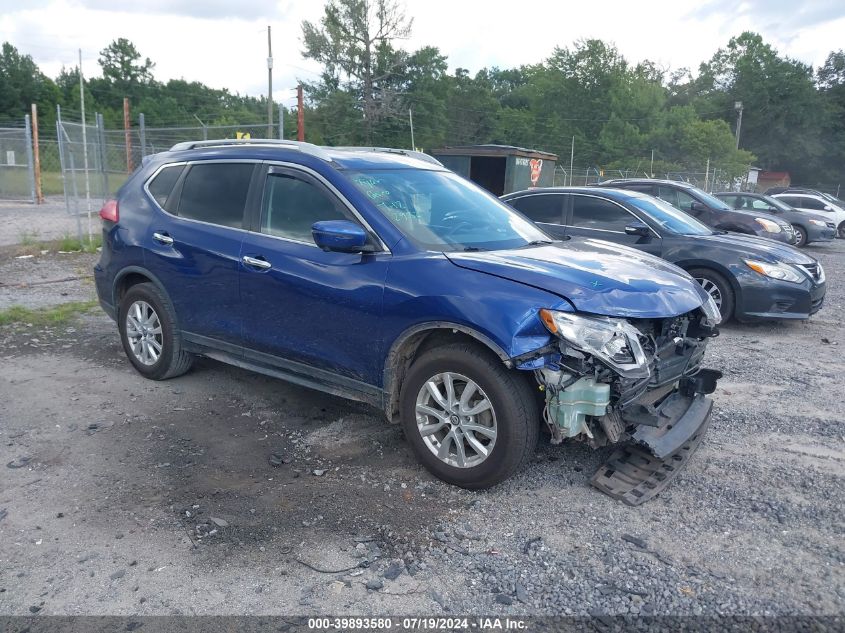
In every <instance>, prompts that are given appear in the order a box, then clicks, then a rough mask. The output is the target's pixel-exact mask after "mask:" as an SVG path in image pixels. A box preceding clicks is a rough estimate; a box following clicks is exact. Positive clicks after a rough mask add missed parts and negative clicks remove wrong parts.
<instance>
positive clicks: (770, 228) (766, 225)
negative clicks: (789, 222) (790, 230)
mask: <svg viewBox="0 0 845 633" xmlns="http://www.w3.org/2000/svg"><path fill="white" fill-rule="evenodd" d="M754 221H755V222H756V223H757V224H759V225H760V226H762V227H763V230H764V231H766V232H767V233H780V232H781V231H782V229H781V226H780V224H778V223H777V222H772V221H771V220H765V219H763V218H754Z"/></svg>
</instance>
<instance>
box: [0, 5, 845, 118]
mask: <svg viewBox="0 0 845 633" xmlns="http://www.w3.org/2000/svg"><path fill="white" fill-rule="evenodd" d="M786 1H787V0H772V2H775V3H780V4H783V3H784V2H786ZM780 4H778V6H780ZM804 5H805V6H804V7H803V8H802V9H801V10H800V11H797V12H793V14H792V15H793V17H794V19H792V20H790V19H785V18H782V17H780V16H783V15H785V14H784V10H785V9H784V7H780V9H778V10H776V8H777V7H775V8H771V7H773V6H774V5H770V4H769V3H768V2H765V3H763V2H762V0H746V1H745V2H743V3H739V4H737V3H734V2H729V1H728V0H712V1H711V2H706V3H704V4H702V3H701V2H693V1H690V0H686V1H684V2H681V1H678V0H674V1H673V0H650V2H648V3H632V2H630V1H623V0H604V1H603V2H601V3H598V4H597V3H589V2H560V1H559V0H545V1H544V0H534V2H530V3H526V2H523V3H520V2H513V0H509V1H505V0H487V1H483V0H460V1H458V0H406V10H407V14H408V15H409V16H412V17H413V18H414V32H413V35H412V37H411V39H410V40H409V41H408V42H405V43H404V45H405V46H406V47H407V48H409V49H414V48H418V47H420V46H424V45H433V46H437V47H439V48H440V49H441V51H442V52H443V53H444V54H446V55H447V56H448V58H449V63H450V66H451V68H453V69H454V68H456V67H465V68H469V70H470V71H471V72H475V71H477V70H479V69H480V68H482V67H485V66H494V65H497V66H500V67H511V66H517V65H520V64H531V63H536V62H539V61H541V60H542V59H544V58H546V57H548V56H549V55H550V54H551V52H552V50H553V49H554V47H555V46H561V47H565V46H570V45H571V44H572V43H573V42H574V41H575V40H577V39H579V38H588V37H596V38H602V39H605V40H610V41H613V42H615V43H616V45H617V46H618V48H619V50H620V51H621V52H622V54H624V55H625V56H626V57H627V58H628V59H629V61H632V62H637V61H640V60H642V59H646V58H648V59H651V60H652V61H655V62H657V63H658V64H660V65H661V66H663V67H666V68H669V67H671V68H679V67H683V66H686V67H691V68H693V69H695V68H697V67H698V64H699V63H700V62H702V61H704V60H706V59H709V57H710V56H711V55H712V54H713V53H714V52H715V51H716V49H717V48H719V47H720V46H724V45H725V44H726V43H727V41H728V39H729V38H730V37H731V36H733V35H736V34H738V33H740V32H741V31H743V30H747V29H750V30H757V31H760V32H761V33H762V35H763V37H764V38H765V39H766V40H767V41H771V42H772V43H773V44H775V45H776V46H777V48H778V49H779V50H780V51H781V52H782V53H786V54H788V55H790V56H793V57H798V58H800V59H802V60H803V61H805V62H807V63H811V64H813V65H816V66H818V65H819V64H821V63H822V62H823V61H824V58H825V57H826V56H827V54H828V53H829V52H830V51H831V50H834V49H838V48H840V47H841V33H842V32H843V27H845V17H842V15H843V13H845V9H843V8H842V7H845V5H843V4H842V3H841V2H839V1H838V0H836V1H834V0H816V2H815V3H810V2H807V3H804ZM784 6H786V5H784ZM789 6H791V3H790V5H789ZM732 7H737V8H732ZM767 7H769V8H767ZM321 13H322V2H320V1H319V0H283V1H276V2H272V1H270V0H258V1H256V2H250V3H234V2H230V1H227V0H201V1H200V0H140V1H136V2H131V3H130V2H117V1H115V0H30V1H29V2H28V3H27V4H26V5H24V6H23V7H22V6H21V4H20V3H19V2H16V1H10V0H0V40H8V41H11V42H12V44H14V45H15V46H17V47H18V48H19V49H20V50H21V51H22V52H24V53H28V54H31V55H32V56H33V58H34V59H35V60H36V61H37V62H38V63H39V65H40V66H41V67H42V70H44V72H46V73H47V74H48V75H50V76H55V75H57V74H58V72H59V70H60V69H61V67H62V65H66V66H74V65H75V64H76V60H77V49H78V48H81V49H82V52H83V67H84V69H85V71H86V74H89V75H91V74H96V73H97V72H98V71H99V67H98V65H97V57H98V55H99V51H100V50H101V49H103V48H104V47H105V46H107V45H108V43H109V42H110V41H112V40H113V39H116V38H118V37H126V38H128V39H129V40H131V41H132V42H133V43H135V45H136V46H137V48H138V50H139V51H140V52H141V53H142V54H143V55H144V56H145V57H149V58H150V59H152V60H153V61H154V62H155V63H156V69H155V75H156V77H157V78H158V79H160V80H167V79H170V78H185V79H188V80H192V81H201V82H203V83H205V84H208V85H209V86H213V87H216V88H223V87H226V88H229V89H230V90H231V91H232V92H240V93H241V94H244V93H246V94H251V95H259V94H263V93H265V92H266V79H267V66H266V57H267V37H266V28H267V25H268V24H270V25H272V28H273V53H274V58H275V59H274V61H275V64H274V80H273V85H274V97H275V98H276V99H277V100H283V101H285V102H287V103H292V102H293V88H294V87H295V85H296V83H297V79H298V78H301V79H306V80H307V79H314V78H315V77H316V76H317V73H318V72H319V67H318V66H317V65H315V64H314V63H313V62H310V61H308V60H304V59H302V56H301V49H302V44H301V22H302V20H312V21H316V20H319V17H320V15H321ZM786 15H790V14H789V13H788V12H787V13H786Z"/></svg>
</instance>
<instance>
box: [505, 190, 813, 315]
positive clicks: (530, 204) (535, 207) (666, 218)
mask: <svg viewBox="0 0 845 633" xmlns="http://www.w3.org/2000/svg"><path fill="white" fill-rule="evenodd" d="M502 200H504V201H505V202H507V203H508V204H510V205H511V206H513V207H515V208H516V209H517V210H519V211H521V212H522V213H523V214H525V215H526V216H528V217H529V218H530V219H532V220H534V222H536V223H538V224H539V225H540V226H541V227H542V228H543V229H544V230H545V231H546V232H547V233H549V234H551V235H553V236H555V237H558V238H561V239H568V238H573V237H574V238H577V239H597V240H604V241H609V242H614V243H616V244H621V245H623V246H622V247H631V248H634V249H637V250H640V251H645V252H647V253H651V254H652V255H657V256H658V257H662V258H663V259H665V260H667V261H670V262H672V263H673V264H675V265H677V266H679V267H680V268H683V269H684V270H685V271H687V272H688V273H689V274H690V275H692V276H693V277H694V278H695V279H696V280H698V282H699V283H700V284H701V285H702V286H703V287H704V288H705V290H707V292H709V293H710V296H712V297H713V300H714V301H715V302H716V304H717V305H718V306H719V309H720V310H721V312H722V318H723V319H724V320H725V321H727V320H729V319H730V318H731V317H734V318H736V319H737V320H738V321H755V320H766V319H806V318H807V317H809V316H810V315H811V314H814V313H815V312H818V310H819V309H820V308H821V307H822V303H823V302H824V295H825V277H824V271H823V270H822V267H821V265H820V264H819V262H818V261H816V260H815V259H814V258H812V257H810V256H809V255H807V254H805V253H802V252H801V251H799V250H797V249H795V248H793V247H792V246H789V245H787V244H783V243H780V242H775V241H773V240H767V239H763V238H759V237H756V236H753V235H737V234H729V233H726V232H724V231H717V230H714V229H712V228H710V227H708V226H706V225H704V224H702V223H701V222H699V221H698V220H696V219H695V218H692V217H690V216H689V215H687V214H686V213H684V212H682V211H680V210H678V209H676V208H675V207H673V206H672V205H670V204H668V203H666V202H665V201H663V200H660V199H657V198H653V197H651V196H648V195H645V194H641V193H637V192H636V191H628V190H623V189H605V188H598V187H564V188H549V189H528V190H525V191H518V192H515V193H510V194H508V195H506V196H503V197H502ZM622 247H620V248H622ZM596 265H597V266H601V262H600V261H597V262H596Z"/></svg>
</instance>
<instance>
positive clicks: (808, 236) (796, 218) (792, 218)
mask: <svg viewBox="0 0 845 633" xmlns="http://www.w3.org/2000/svg"><path fill="white" fill-rule="evenodd" d="M713 195H714V196H716V197H717V198H719V200H722V201H723V202H725V204H727V205H729V206H731V207H733V208H734V209H739V210H740V211H751V212H755V211H762V212H764V213H768V214H770V215H774V216H776V217H779V218H780V219H782V220H785V221H787V222H789V223H790V224H791V225H792V229H793V230H794V231H795V246H806V245H807V244H810V243H812V242H830V241H833V240H834V239H835V238H836V223H835V222H831V221H830V220H828V219H827V218H826V217H824V216H823V215H821V214H819V213H810V212H808V211H799V210H798V209H795V208H793V207H791V206H789V205H788V204H786V203H785V202H784V201H783V200H778V199H777V198H772V197H770V196H766V195H764V194H762V193H747V192H740V193H738V192H736V191H724V192H720V193H714V194H713Z"/></svg>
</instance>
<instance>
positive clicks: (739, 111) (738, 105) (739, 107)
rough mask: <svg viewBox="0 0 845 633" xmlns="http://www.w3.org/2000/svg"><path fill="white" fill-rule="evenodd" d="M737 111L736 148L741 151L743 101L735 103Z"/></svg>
mask: <svg viewBox="0 0 845 633" xmlns="http://www.w3.org/2000/svg"><path fill="white" fill-rule="evenodd" d="M734 110H736V148H737V149H739V131H740V130H741V129H742V101H734Z"/></svg>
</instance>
